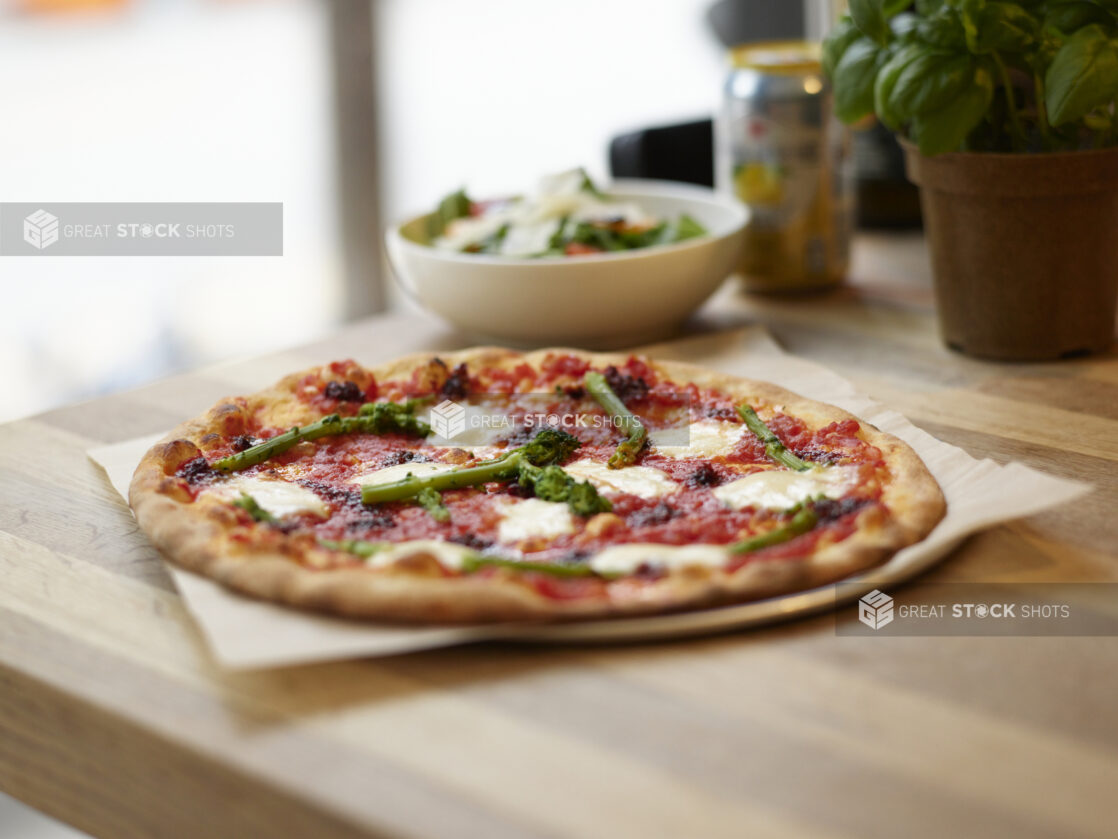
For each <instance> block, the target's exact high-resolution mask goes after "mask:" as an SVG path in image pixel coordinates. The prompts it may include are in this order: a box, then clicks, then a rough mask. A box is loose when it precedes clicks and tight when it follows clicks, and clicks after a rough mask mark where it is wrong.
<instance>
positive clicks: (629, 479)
mask: <svg viewBox="0 0 1118 839" xmlns="http://www.w3.org/2000/svg"><path fill="white" fill-rule="evenodd" d="M563 469H564V471H566V472H567V474H569V475H570V476H571V477H573V478H576V479H578V480H580V481H589V482H590V483H592V484H593V485H594V488H595V489H597V490H598V491H599V492H601V493H602V494H603V495H617V494H621V493H627V494H629V495H637V496H640V497H641V498H658V497H659V496H661V495H667V494H668V493H672V492H677V491H678V490H679V488H680V487H679V484H677V483H676V482H675V481H673V480H672V479H671V478H669V477H668V476H667V475H666V474H664V473H663V472H661V471H660V470H659V469H653V468H652V467H651V466H626V467H624V468H623V469H610V468H609V466H608V465H607V464H605V463H599V462H598V461H596V460H589V459H584V460H576V461H575V462H574V463H568V464H567V465H566V466H564V467H563Z"/></svg>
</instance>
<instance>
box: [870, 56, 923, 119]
mask: <svg viewBox="0 0 1118 839" xmlns="http://www.w3.org/2000/svg"><path fill="white" fill-rule="evenodd" d="M925 52H926V48H925V47H924V46H922V45H921V44H909V45H907V46H905V47H902V48H901V49H899V50H897V51H896V52H895V53H893V54H892V55H890V57H889V59H888V60H887V61H886V62H885V63H884V65H883V66H882V68H881V70H880V71H879V72H878V74H877V79H876V81H875V83H874V86H873V105H874V110H875V111H876V112H877V118H878V119H879V120H881V121H882V122H883V123H884V124H885V125H886V126H887V127H889V128H892V129H893V130H894V131H896V130H897V129H899V128H900V127H901V124H902V123H903V122H904V118H902V117H901V115H900V114H898V113H895V112H894V111H893V107H892V101H893V88H894V87H895V86H896V84H897V80H898V79H899V78H900V76H901V73H903V72H904V69H905V68H906V67H907V66H908V65H909V64H911V63H912V62H913V61H915V60H916V59H917V58H919V57H920V56H921V55H923V54H924V53H925Z"/></svg>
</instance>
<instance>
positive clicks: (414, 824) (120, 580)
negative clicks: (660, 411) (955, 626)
mask: <svg viewBox="0 0 1118 839" xmlns="http://www.w3.org/2000/svg"><path fill="white" fill-rule="evenodd" d="M854 274H855V277H856V281H855V283H854V284H853V285H852V286H851V287H850V288H848V289H846V290H844V291H841V292H837V293H834V294H831V295H828V296H825V297H820V298H805V299H798V300H778V299H766V300H754V301H746V300H743V299H741V298H740V297H739V296H738V295H737V294H736V293H734V292H733V290H732V289H727V290H724V291H723V292H721V293H720V294H719V295H718V296H717V297H716V299H714V300H713V301H712V302H711V303H710V304H709V305H708V306H707V307H706V308H705V309H704V311H703V314H702V316H701V317H700V318H699V319H698V320H697V321H696V322H695V324H694V326H695V328H712V327H718V326H726V325H731V324H736V323H742V322H745V321H746V320H750V319H753V320H759V321H762V322H764V323H766V324H767V325H768V326H769V327H770V328H771V329H772V331H773V332H774V333H775V335H776V336H777V337H778V339H779V340H780V341H781V342H782V343H783V344H784V346H785V347H786V348H788V349H789V350H791V351H792V352H795V353H800V354H802V355H804V356H806V357H809V358H813V359H816V360H819V361H822V362H824V363H826V364H828V365H831V366H832V367H833V368H834V369H836V370H838V371H839V372H840V373H842V374H844V375H846V376H849V377H850V378H852V379H853V380H855V381H856V382H857V383H858V384H859V385H860V386H861V387H862V388H864V389H865V390H866V391H868V392H869V393H870V394H872V395H873V396H875V397H877V398H878V399H880V400H882V401H884V402H887V403H889V404H891V405H893V406H895V407H896V408H899V409H900V410H902V411H904V412H905V413H907V414H908V415H909V416H910V417H911V418H912V419H913V420H914V421H915V422H916V423H918V424H919V425H921V426H923V427H924V428H926V429H927V430H929V431H931V432H932V433H933V434H936V435H938V436H940V437H942V438H943V439H946V440H948V441H951V442H953V443H956V444H958V445H961V446H963V447H964V448H966V449H968V450H969V451H971V452H972V453H974V454H976V455H988V456H990V457H993V458H995V459H997V460H1003V461H1004V460H1009V459H1020V460H1023V461H1025V462H1027V463H1029V464H1032V465H1035V466H1037V467H1040V468H1042V469H1047V470H1049V471H1051V472H1054V473H1056V474H1062V475H1072V476H1075V477H1079V478H1084V479H1087V480H1090V481H1093V482H1094V483H1096V484H1097V485H1098V487H1099V489H1098V491H1097V492H1095V493H1094V494H1093V495H1091V496H1090V497H1088V498H1087V499H1086V500H1085V501H1083V502H1082V503H1079V504H1076V505H1073V506H1066V507H1064V508H1061V509H1058V510H1055V511H1053V512H1049V513H1046V514H1044V515H1039V516H1035V517H1033V518H1030V519H1027V520H1024V521H1020V522H1017V523H1015V524H1012V525H1010V526H1004V527H998V528H996V529H993V530H990V531H988V532H985V533H983V534H981V535H980V536H978V537H976V538H973V539H971V540H970V541H969V542H968V543H967V544H966V545H965V546H964V547H963V548H962V549H961V550H959V551H958V552H957V554H956V555H955V556H954V558H952V559H951V560H949V561H948V562H947V563H946V564H944V565H943V566H941V567H940V569H939V570H937V571H936V572H935V573H934V574H932V575H930V578H929V579H933V580H937V581H946V580H998V581H1007V580H1035V581H1040V580H1044V581H1055V580H1111V581H1113V580H1115V579H1116V578H1118V520H1116V518H1115V516H1114V513H1115V510H1116V509H1118V465H1116V461H1118V360H1116V358H1115V356H1114V355H1113V354H1111V355H1108V356H1103V357H1096V358H1092V359H1089V360H1084V361H1077V362H1065V363H1061V364H1051V365H1028V366H1025V365H1016V366H1008V365H991V364H984V363H980V362H977V361H972V360H968V359H966V358H962V357H960V356H957V355H954V354H951V353H949V352H947V351H946V350H944V349H943V348H942V347H941V346H940V345H939V343H938V340H937V338H936V336H935V332H934V321H933V313H932V310H931V301H930V295H929V292H928V288H927V269H926V267H925V262H924V258H923V253H922V245H921V243H920V242H919V240H917V239H912V238H909V239H908V240H905V239H902V240H895V239H886V238H880V239H876V240H874V239H869V240H862V241H861V242H860V243H859V250H858V259H857V261H856V267H855V271H854ZM461 340H462V339H461V337H460V336H457V335H455V334H453V333H452V332H450V331H448V330H447V329H446V328H445V327H443V326H441V325H439V324H438V323H435V322H433V321H429V320H426V319H423V318H420V317H416V316H399V315H398V316H393V317H388V318H383V319H376V320H370V321H365V322H363V323H359V324H357V325H355V326H352V327H350V328H348V329H346V330H344V331H342V332H340V333H339V334H337V335H335V336H333V337H331V338H329V339H327V340H325V341H323V342H321V343H319V344H316V345H314V346H310V347H305V348H302V349H297V350H292V351H290V352H284V353H280V354H276V355H273V356H268V357H266V358H261V359H255V360H252V361H247V362H243V363H236V364H230V365H226V366H222V367H216V368H211V369H207V370H203V371H200V372H197V373H192V374H188V375H183V376H177V377H174V378H172V379H168V380H166V381H163V382H159V383H157V384H154V385H151V386H149V387H145V388H141V389H139V390H135V391H132V392H129V393H125V394H120V395H117V396H112V397H109V398H105V399H98V400H95V401H92V402H88V403H85V404H82V405H76V406H72V407H68V408H63V409H60V410H56V411H52V412H50V413H47V414H44V415H41V416H38V417H34V418H32V419H28V420H23V421H20V422H14V423H10V424H8V425H6V426H4V427H3V428H0V787H2V788H3V789H5V790H6V791H8V792H10V793H12V794H14V795H16V796H18V797H19V798H22V799H23V800H25V801H27V802H29V803H30V804H32V805H34V806H36V807H39V808H40V809H42V810H45V811H47V812H48V813H51V814H53V815H55V816H57V817H59V818H62V819H64V820H66V821H69V822H71V823H73V824H75V825H77V826H78V827H80V828H82V829H84V830H87V831H89V832H91V833H94V834H95V835H98V836H104V837H113V838H114V839H127V837H143V839H148V838H149V837H198V836H206V837H208V838H210V839H212V837H238V839H243V837H257V836H260V837H264V836H269V837H287V836H300V837H302V836H307V837H315V838H316V839H328V838H331V837H349V836H416V837H418V836H426V837H478V839H501V837H525V836H529V837H599V836H601V837H635V838H636V839H645V837H658V836H665V837H699V836H703V837H707V836H710V837H745V836H765V835H776V836H796V837H798V836H805V837H806V836H812V837H839V836H850V837H875V836H882V837H893V836H899V835H905V836H929V837H939V836H944V835H948V836H955V835H991V836H993V835H997V836H1008V835H1013V836H1015V837H1039V836H1059V837H1072V836H1099V837H1102V836H1114V835H1116V832H1118V794H1116V791H1118V724H1116V721H1118V713H1116V711H1115V708H1116V704H1118V667H1116V666H1115V665H1116V664H1118V655H1116V653H1118V639H1116V638H1093V639H1092V638H1019V637H1017V638H927V637H923V638H921V637H917V638H889V639H884V638H854V637H836V635H835V633H834V628H833V627H834V619H833V618H832V617H830V616H823V617H818V618H814V619H810V620H804V621H801V622H797V623H792V624H787V625H783V626H778V627H773V628H770V629H765V630H762V631H754V632H748V633H742V634H737V635H730V636H723V637H717V638H709V639H703V640H693V641H687V642H678V643H671V644H655V645H647V646H630V647H617V648H602V649H575V648H571V649H550V648H536V647H519V646H514V645H496V644H492V645H485V646H478V647H471V648H460V649H449V650H442V651H438V652H431V653H424V654H418V655H410V656H406V657H400V658H395V659H381V660H371V661H351V662H346V663H340V664H328V665H316V666H306V667H297V668H289V669H283V670H275V671H269V672H255V673H242V674H231V673H223V672H221V671H219V670H218V669H217V668H216V667H215V666H214V664H213V663H212V662H211V660H210V658H209V656H208V654H207V651H206V649H205V647H204V646H203V643H202V641H201V639H200V637H199V634H198V632H197V630H196V629H195V627H194V626H193V625H192V623H191V621H190V619H189V618H188V617H187V615H186V614H185V613H184V611H183V607H182V605H181V603H180V600H179V598H178V596H177V595H176V594H175V592H174V591H173V589H172V587H171V585H170V582H169V580H168V577H167V574H166V572H165V571H164V569H163V567H162V566H161V564H160V562H159V559H158V558H157V556H156V554H155V552H154V551H153V550H152V548H151V547H150V545H149V544H148V543H147V540H146V539H145V538H144V537H143V535H142V534H140V533H139V532H137V529H136V525H135V524H134V522H133V520H132V518H131V516H130V515H129V513H128V510H127V508H126V507H125V505H124V504H123V502H122V501H121V499H120V498H119V497H117V495H116V494H115V493H114V492H113V491H112V489H111V488H110V487H109V485H108V483H107V482H106V480H105V478H104V475H103V474H102V473H101V472H100V470H99V469H98V468H97V467H95V466H94V465H92V464H91V463H90V462H88V461H87V460H86V457H85V450H86V448H87V447H89V446H91V445H93V444H97V443H103V442H113V441H119V440H124V439H127V438H130V437H133V436H136V435H140V434H146V433H150V432H155V431H159V430H163V429H166V428H168V427H170V426H171V425H173V424H175V423H176V422H178V421H179V419H180V418H182V417H183V416H186V415H191V414H195V413H198V412H200V411H201V410H203V409H204V408H205V407H207V406H208V405H209V404H211V403H212V402H213V401H214V400H215V399H217V398H219V397H221V396H223V395H226V394H227V393H229V392H236V391H242V390H245V389H254V388H256V387H258V386H260V385H263V384H265V383H267V382H270V381H271V380H273V379H274V378H276V377H278V376H279V375H281V374H282V373H285V372H287V371H289V370H291V369H295V368H298V367H299V366H301V365H304V364H309V363H312V362H316V361H321V360H325V359H327V358H333V357H337V356H346V355H352V356H356V357H358V358H362V359H365V360H369V361H376V360H378V359H381V358H385V357H388V356H391V355H395V354H397V353H399V352H400V351H402V350H411V349H415V348H421V347H422V348H428V349H440V348H448V347H452V346H455V345H458V344H459V343H460V342H461Z"/></svg>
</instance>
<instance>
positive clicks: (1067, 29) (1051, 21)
mask: <svg viewBox="0 0 1118 839" xmlns="http://www.w3.org/2000/svg"><path fill="white" fill-rule="evenodd" d="M1092 23H1098V24H1100V25H1102V26H1106V27H1110V26H1113V25H1114V17H1113V16H1112V15H1111V14H1110V13H1109V12H1107V11H1106V9H1104V8H1102V6H1099V5H1098V4H1096V3H1087V2H1082V0H1080V2H1073V3H1059V4H1055V5H1052V6H1051V7H1049V9H1048V11H1047V12H1046V13H1045V15H1044V26H1045V28H1047V29H1053V30H1055V31H1056V32H1060V33H1062V34H1064V35H1071V34H1073V33H1074V32H1076V31H1077V30H1079V29H1082V28H1083V27H1084V26H1088V25H1089V24H1092Z"/></svg>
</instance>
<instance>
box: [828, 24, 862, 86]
mask: <svg viewBox="0 0 1118 839" xmlns="http://www.w3.org/2000/svg"><path fill="white" fill-rule="evenodd" d="M861 37H862V32H861V30H860V29H858V27H857V26H856V25H855V24H854V21H853V19H852V18H851V17H850V15H843V16H842V17H841V18H839V20H838V22H837V23H836V24H835V25H834V27H833V28H832V29H831V31H830V32H828V33H827V37H826V38H824V39H823V58H822V64H823V72H824V73H826V74H827V77H828V78H832V79H833V78H834V76H835V68H836V67H837V66H838V63H839V61H840V60H841V59H842V56H843V53H845V52H846V48H847V47H849V46H850V45H851V44H853V43H854V42H855V41H857V40H858V39H859V38H861Z"/></svg>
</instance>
